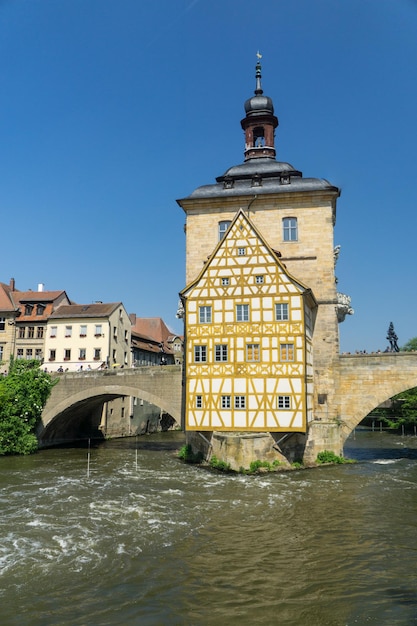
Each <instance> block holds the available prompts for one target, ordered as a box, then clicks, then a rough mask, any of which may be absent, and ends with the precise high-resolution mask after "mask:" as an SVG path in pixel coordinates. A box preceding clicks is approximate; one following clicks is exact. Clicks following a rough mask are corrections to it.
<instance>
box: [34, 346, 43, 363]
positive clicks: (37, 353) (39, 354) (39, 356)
mask: <svg viewBox="0 0 417 626" xmlns="http://www.w3.org/2000/svg"><path fill="white" fill-rule="evenodd" d="M35 359H37V360H38V361H40V360H41V359H42V348H35Z"/></svg>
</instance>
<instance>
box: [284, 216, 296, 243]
mask: <svg viewBox="0 0 417 626" xmlns="http://www.w3.org/2000/svg"><path fill="white" fill-rule="evenodd" d="M282 237H283V239H284V241H298V227H297V218H296V217H284V219H283V220H282Z"/></svg>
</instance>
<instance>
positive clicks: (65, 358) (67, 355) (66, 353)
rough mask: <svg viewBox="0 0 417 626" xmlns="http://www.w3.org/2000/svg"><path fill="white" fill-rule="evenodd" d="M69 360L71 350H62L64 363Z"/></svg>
mask: <svg viewBox="0 0 417 626" xmlns="http://www.w3.org/2000/svg"><path fill="white" fill-rule="evenodd" d="M70 360H71V350H69V349H67V350H64V361H70Z"/></svg>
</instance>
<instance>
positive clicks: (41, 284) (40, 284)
mask: <svg viewBox="0 0 417 626" xmlns="http://www.w3.org/2000/svg"><path fill="white" fill-rule="evenodd" d="M44 288H45V285H44V284H43V283H38V291H43V290H44Z"/></svg>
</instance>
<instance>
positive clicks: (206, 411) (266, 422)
mask: <svg viewBox="0 0 417 626" xmlns="http://www.w3.org/2000/svg"><path fill="white" fill-rule="evenodd" d="M180 295H181V298H182V300H183V304H184V311H185V329H186V345H185V359H186V369H185V372H186V383H185V384H186V393H185V397H186V408H185V428H186V430H197V431H213V430H216V431H250V432H255V431H258V432H263V431H282V432H306V430H307V424H308V423H309V422H310V421H311V420H312V419H313V365H312V336H313V328H314V323H315V318H316V311H317V303H316V300H315V298H314V296H313V294H312V291H311V289H309V288H307V287H305V286H304V285H303V284H301V283H300V282H299V281H298V280H296V279H295V278H293V277H292V276H291V275H290V274H289V273H288V272H287V271H286V269H285V266H284V265H283V264H282V263H281V262H280V260H279V258H278V255H277V253H275V252H274V251H273V250H272V248H271V247H270V246H269V245H268V244H267V243H266V240H265V239H264V237H263V236H262V235H261V234H260V232H259V231H258V230H257V229H256V228H255V226H254V225H253V223H252V222H251V220H250V219H249V218H248V217H247V215H246V214H245V213H244V212H243V211H242V210H240V211H238V212H237V214H236V216H235V218H234V219H233V221H232V223H231V224H230V227H229V229H228V231H227V232H226V234H225V236H224V237H223V239H222V240H221V241H219V243H218V244H217V246H216V248H215V249H214V251H213V253H212V255H211V256H210V257H209V259H208V260H207V262H206V264H205V266H204V267H203V269H202V271H201V272H200V274H199V276H198V277H197V278H196V279H195V280H194V281H193V282H191V283H190V284H189V285H188V286H187V287H186V288H185V289H184V290H183V291H182V292H181V294H180Z"/></svg>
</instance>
